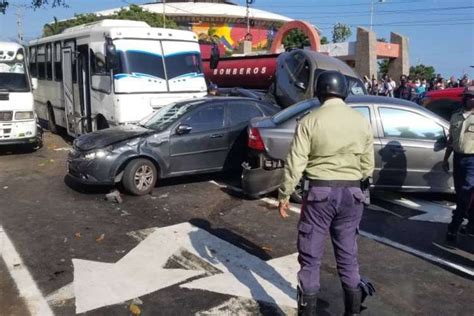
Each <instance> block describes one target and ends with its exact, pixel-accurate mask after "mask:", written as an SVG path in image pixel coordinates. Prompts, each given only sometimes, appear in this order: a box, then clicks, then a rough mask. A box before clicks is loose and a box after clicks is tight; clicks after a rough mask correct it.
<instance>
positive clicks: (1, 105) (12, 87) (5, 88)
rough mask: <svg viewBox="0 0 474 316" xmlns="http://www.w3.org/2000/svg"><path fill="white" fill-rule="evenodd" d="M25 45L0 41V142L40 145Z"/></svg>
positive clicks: (2, 143)
mask: <svg viewBox="0 0 474 316" xmlns="http://www.w3.org/2000/svg"><path fill="white" fill-rule="evenodd" d="M32 90H33V85H32V82H31V80H30V76H29V71H28V67H27V63H26V55H25V50H24V48H23V47H22V46H21V45H19V44H17V43H14V42H0V145H12V144H15V145H16V144H26V145H29V146H31V147H33V148H37V147H39V146H41V144H42V142H41V128H40V127H39V126H38V125H37V119H36V114H35V111H34V102H33V92H32Z"/></svg>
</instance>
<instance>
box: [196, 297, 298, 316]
mask: <svg viewBox="0 0 474 316" xmlns="http://www.w3.org/2000/svg"><path fill="white" fill-rule="evenodd" d="M280 309H281V313H279V314H278V315H275V316H296V314H297V312H296V310H295V309H294V308H285V307H284V306H280ZM257 314H260V305H259V304H258V303H257V302H255V301H254V300H252V299H246V298H242V297H233V298H231V299H229V300H227V301H225V302H224V303H222V304H220V305H218V306H215V307H212V308H211V309H209V310H206V311H199V312H197V313H196V314H195V316H218V315H226V316H230V315H232V316H234V315H239V316H253V315H257Z"/></svg>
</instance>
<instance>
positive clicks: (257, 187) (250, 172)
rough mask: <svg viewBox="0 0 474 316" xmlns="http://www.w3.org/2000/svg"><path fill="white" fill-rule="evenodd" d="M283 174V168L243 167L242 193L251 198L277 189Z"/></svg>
mask: <svg viewBox="0 0 474 316" xmlns="http://www.w3.org/2000/svg"><path fill="white" fill-rule="evenodd" d="M282 176H283V168H278V169H272V170H265V169H263V168H254V169H251V168H250V167H245V166H244V168H243V171H242V189H243V193H244V194H245V195H247V196H249V197H251V198H259V197H261V196H262V195H264V194H267V193H270V192H273V191H275V190H277V189H278V187H279V186H280V184H281V179H282Z"/></svg>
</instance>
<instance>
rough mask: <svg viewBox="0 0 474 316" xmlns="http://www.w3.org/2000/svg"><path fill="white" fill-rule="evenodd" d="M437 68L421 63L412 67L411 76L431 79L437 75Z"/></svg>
mask: <svg viewBox="0 0 474 316" xmlns="http://www.w3.org/2000/svg"><path fill="white" fill-rule="evenodd" d="M435 73H436V70H435V69H434V67H433V66H426V65H423V64H419V65H416V66H411V67H410V77H412V78H419V79H423V78H424V79H426V80H429V79H431V78H433V77H434V76H435Z"/></svg>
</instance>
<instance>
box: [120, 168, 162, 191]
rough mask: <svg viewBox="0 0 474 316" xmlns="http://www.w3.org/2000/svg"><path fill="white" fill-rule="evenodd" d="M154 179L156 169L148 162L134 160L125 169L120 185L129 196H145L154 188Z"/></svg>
mask: <svg viewBox="0 0 474 316" xmlns="http://www.w3.org/2000/svg"><path fill="white" fill-rule="evenodd" d="M156 178H157V172H156V167H155V165H154V164H153V163H152V162H151V161H150V160H148V159H135V160H132V161H130V162H129V163H128V165H127V166H126V167H125V170H124V172H123V179H122V184H123V187H124V188H125V190H126V191H127V192H128V193H130V194H133V195H145V194H148V193H150V192H151V190H153V188H154V187H155V184H156Z"/></svg>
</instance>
